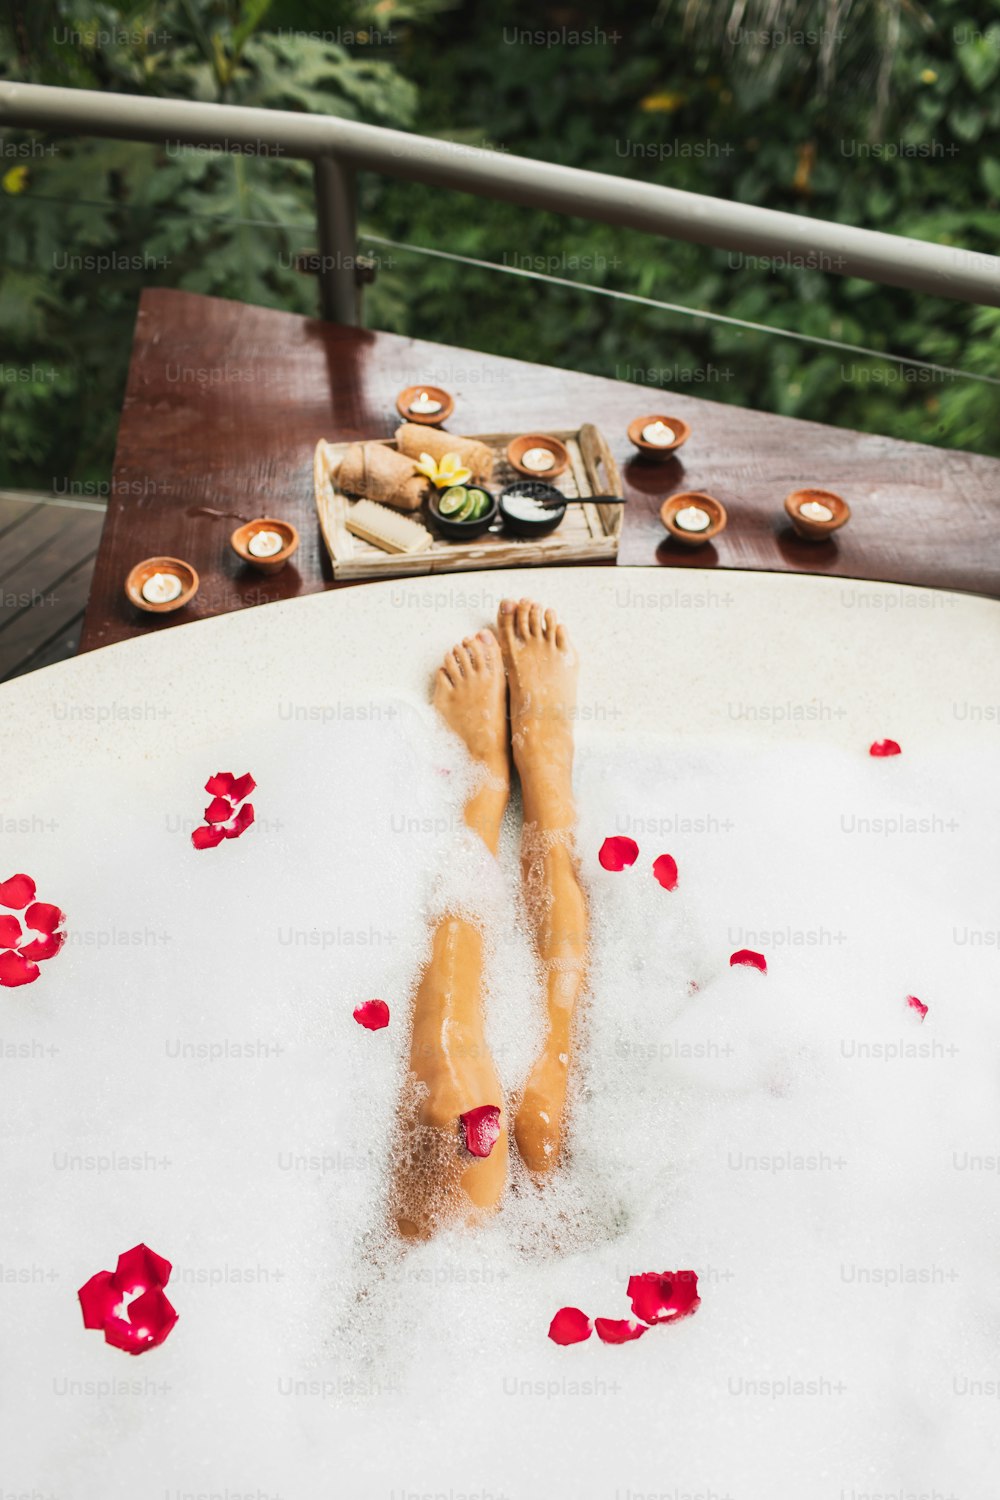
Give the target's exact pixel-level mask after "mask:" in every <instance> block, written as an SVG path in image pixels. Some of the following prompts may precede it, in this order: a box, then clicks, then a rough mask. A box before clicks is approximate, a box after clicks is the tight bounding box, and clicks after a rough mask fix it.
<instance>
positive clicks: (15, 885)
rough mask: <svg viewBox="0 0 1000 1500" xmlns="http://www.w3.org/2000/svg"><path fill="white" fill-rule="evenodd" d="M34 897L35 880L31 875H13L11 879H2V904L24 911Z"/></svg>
mask: <svg viewBox="0 0 1000 1500" xmlns="http://www.w3.org/2000/svg"><path fill="white" fill-rule="evenodd" d="M34 899H35V882H34V881H33V880H32V878H31V876H30V875H12V876H11V877H10V879H9V880H0V906H6V907H9V908H10V910H11V911H23V910H24V908H25V907H26V906H27V905H28V903H29V902H30V901H34Z"/></svg>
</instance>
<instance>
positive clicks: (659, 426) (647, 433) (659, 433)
mask: <svg viewBox="0 0 1000 1500" xmlns="http://www.w3.org/2000/svg"><path fill="white" fill-rule="evenodd" d="M642 436H643V440H644V441H645V442H647V443H652V445H653V447H654V448H669V447H670V444H671V443H672V442H673V440H674V438H675V437H676V436H677V434H676V432H675V431H674V429H673V428H672V427H668V426H667V424H666V422H660V421H656V422H648V423H647V424H646V426H645V427H644V428H643V429H642ZM696 529H700V528H696Z"/></svg>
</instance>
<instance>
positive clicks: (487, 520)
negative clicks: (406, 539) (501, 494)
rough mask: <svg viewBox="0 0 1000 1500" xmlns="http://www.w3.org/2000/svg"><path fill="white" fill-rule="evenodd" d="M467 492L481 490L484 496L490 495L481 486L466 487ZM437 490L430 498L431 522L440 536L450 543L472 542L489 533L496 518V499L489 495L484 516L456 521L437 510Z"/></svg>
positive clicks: (439, 495)
mask: <svg viewBox="0 0 1000 1500" xmlns="http://www.w3.org/2000/svg"><path fill="white" fill-rule="evenodd" d="M466 489H469V490H482V492H483V494H484V495H490V492H489V490H488V489H486V488H485V486H484V485H481V484H469V485H466ZM441 493H442V492H440V491H438V490H435V491H434V494H433V495H432V496H431V498H430V513H431V520H432V521H433V522H434V525H435V526H436V527H437V529H438V531H440V533H441V535H442V536H444V537H447V538H448V540H449V541H450V542H472V541H475V539H476V537H477V536H483V534H484V533H485V532H487V531H489V529H490V527H491V526H492V524H493V522H494V521H495V520H496V518H497V497H496V495H490V508H489V510H488V511H487V512H486V513H485V515H482V516H477V517H476V519H475V520H474V521H456V520H455V517H454V516H443V515H442V514H441V512H440V511H439V510H438V501H439V500H440V498H441Z"/></svg>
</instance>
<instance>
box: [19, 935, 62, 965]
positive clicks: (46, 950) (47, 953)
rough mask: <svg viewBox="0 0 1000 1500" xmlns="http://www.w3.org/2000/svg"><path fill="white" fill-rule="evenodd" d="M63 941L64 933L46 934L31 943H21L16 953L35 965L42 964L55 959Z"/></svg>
mask: <svg viewBox="0 0 1000 1500" xmlns="http://www.w3.org/2000/svg"><path fill="white" fill-rule="evenodd" d="M65 941H66V934H65V933H64V932H47V933H45V934H44V935H43V936H42V937H38V938H35V940H34V942H32V943H23V944H22V946H21V948H20V949H19V950H18V951H19V952H20V954H21V957H22V958H30V959H31V960H32V961H33V962H34V963H36V964H37V963H42V962H43V961H44V960H45V959H47V958H55V956H56V954H57V953H58V952H59V949H60V948H61V947H62V945H63V943H64V942H65Z"/></svg>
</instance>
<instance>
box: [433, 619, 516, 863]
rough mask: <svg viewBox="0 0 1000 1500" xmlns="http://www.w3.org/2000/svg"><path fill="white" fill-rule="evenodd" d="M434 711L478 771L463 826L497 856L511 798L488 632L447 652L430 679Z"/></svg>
mask: <svg viewBox="0 0 1000 1500" xmlns="http://www.w3.org/2000/svg"><path fill="white" fill-rule="evenodd" d="M434 707H435V708H436V709H437V711H438V713H439V714H440V715H441V717H442V719H444V721H445V723H446V724H447V725H448V728H449V729H451V730H452V731H453V732H454V733H455V734H457V735H458V736H459V738H460V739H461V740H462V741H463V743H464V744H465V748H466V749H467V750H468V752H469V754H470V755H471V756H472V759H473V760H474V761H475V762H476V763H477V764H478V765H479V767H480V768H481V772H482V774H481V777H480V782H479V786H478V787H477V788H476V791H475V793H474V794H473V796H472V797H470V799H469V802H468V804H467V805H466V809H465V821H466V823H467V824H468V825H469V827H470V828H474V829H475V831H476V832H477V833H479V834H480V836H481V837H482V838H483V840H484V842H485V843H486V845H487V847H488V848H489V849H490V850H491V852H492V853H493V854H495V853H496V851H497V842H498V840H499V837H500V822H501V819H502V818H503V814H504V809H505V808H506V806H507V798H508V796H509V795H510V766H509V758H508V754H507V714H506V709H507V680H506V678H505V676H504V666H503V660H502V658H501V654H500V646H499V644H498V642H497V638H496V636H495V635H494V634H493V632H492V630H481V631H480V632H479V634H478V635H474V636H468V635H467V636H466V637H465V639H464V641H463V642H462V644H461V645H460V646H455V647H454V648H453V649H452V650H451V651H449V652H448V654H447V656H446V657H445V659H444V663H443V665H442V666H440V667H439V668H438V670H437V675H436V677H435V679H434Z"/></svg>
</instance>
